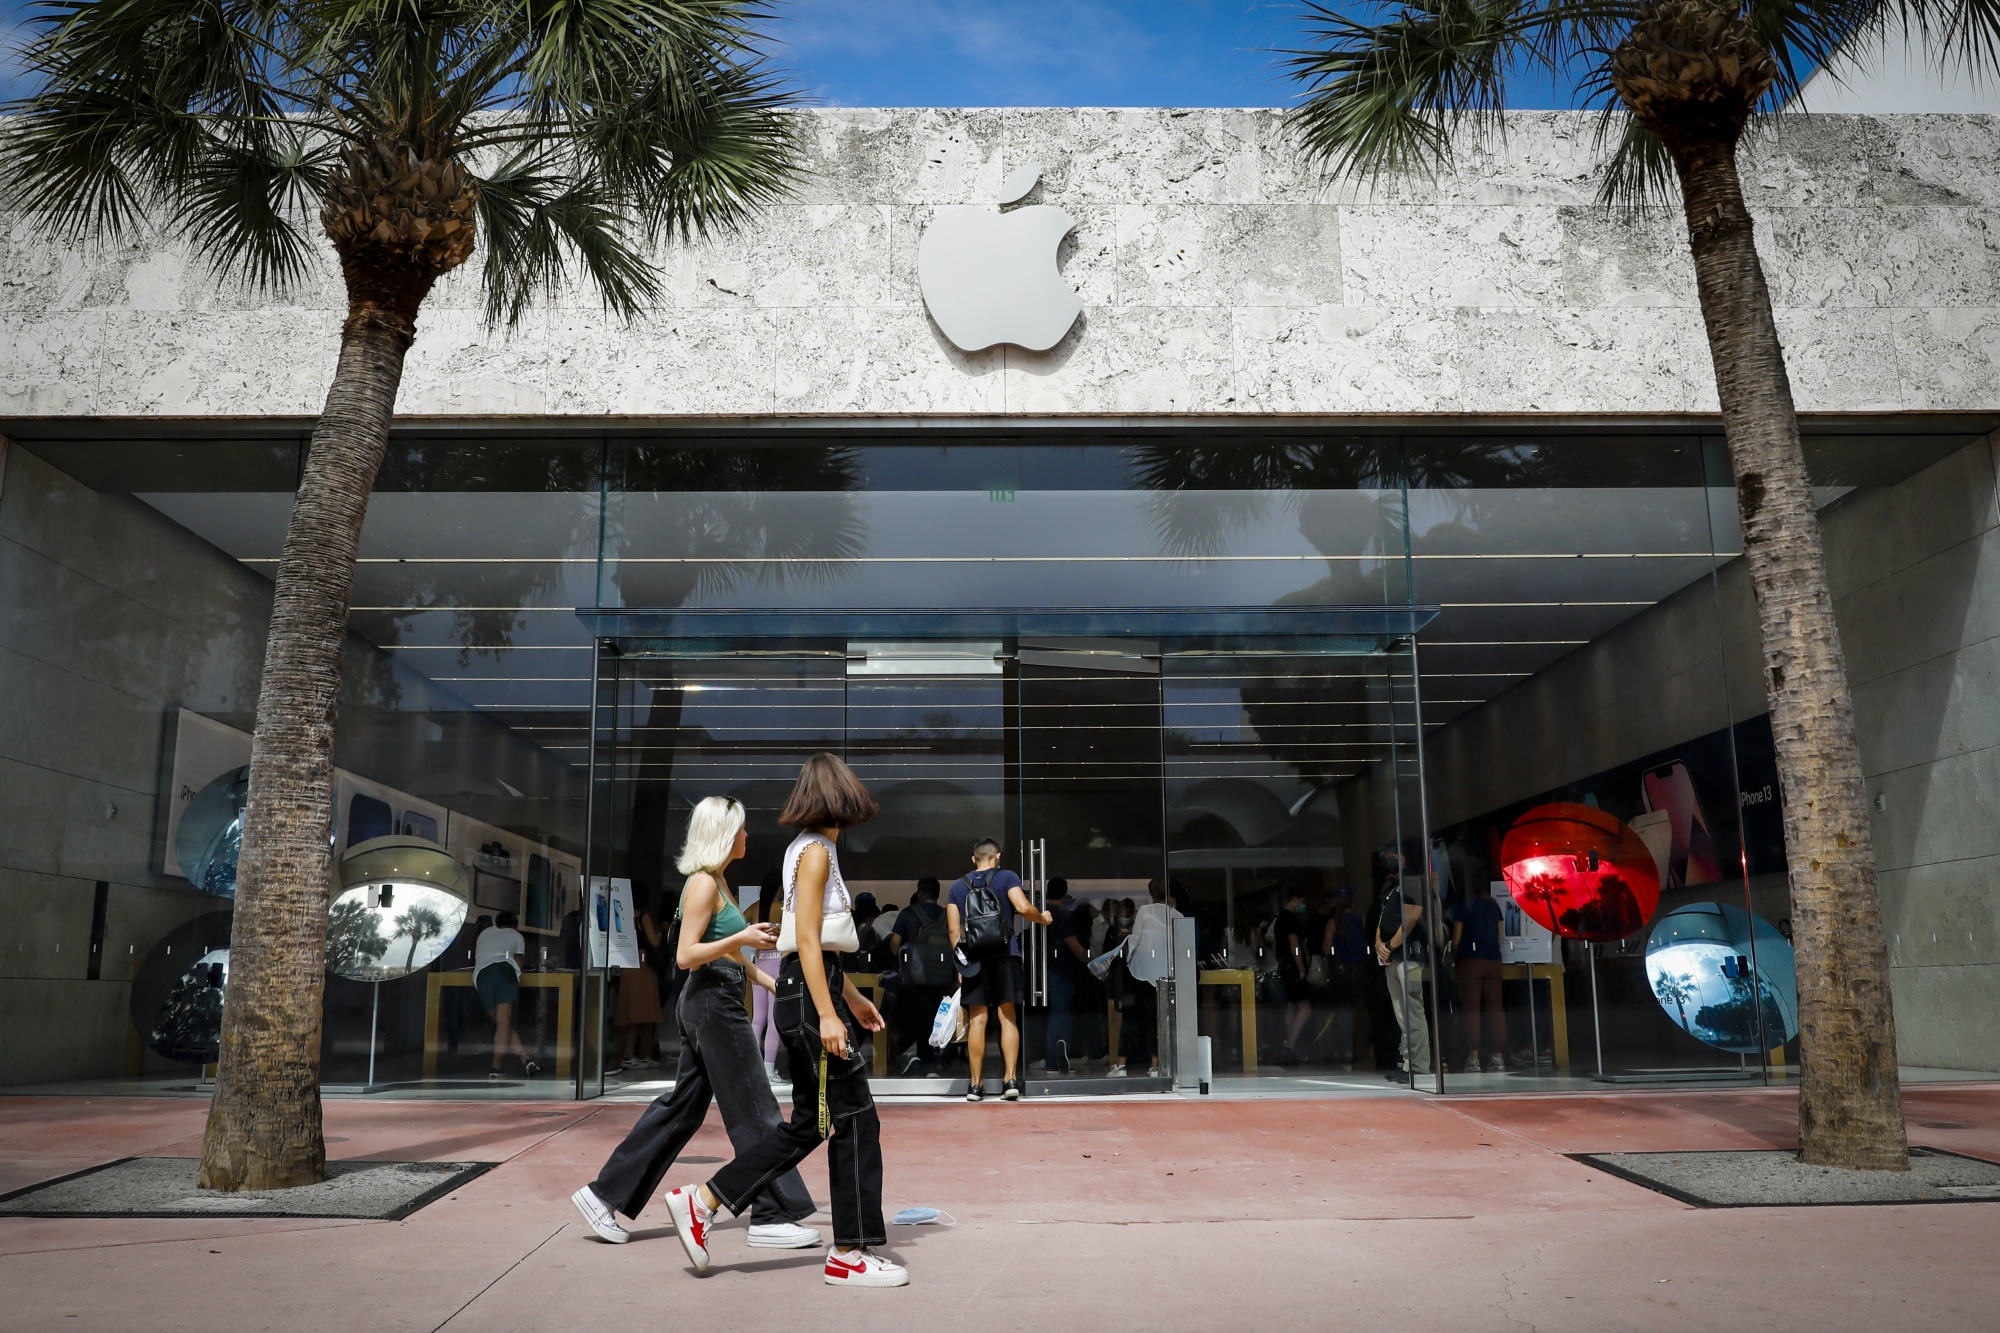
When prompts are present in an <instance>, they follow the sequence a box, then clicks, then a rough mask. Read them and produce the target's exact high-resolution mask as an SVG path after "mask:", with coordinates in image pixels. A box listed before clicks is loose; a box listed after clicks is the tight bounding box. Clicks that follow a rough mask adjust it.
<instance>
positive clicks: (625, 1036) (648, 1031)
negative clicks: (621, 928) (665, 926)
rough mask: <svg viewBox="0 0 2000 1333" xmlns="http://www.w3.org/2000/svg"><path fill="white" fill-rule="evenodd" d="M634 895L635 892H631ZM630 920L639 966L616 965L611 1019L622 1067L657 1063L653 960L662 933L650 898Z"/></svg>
mask: <svg viewBox="0 0 2000 1333" xmlns="http://www.w3.org/2000/svg"><path fill="white" fill-rule="evenodd" d="M634 896H635V897H638V896H639V895H638V894H637V893H636V892H635V894H634ZM634 916H635V918H636V919H635V920H634V921H633V922H632V926H633V933H634V934H635V935H636V936H638V943H639V966H637V967H621V968H619V969H618V995H617V999H616V1001H615V1002H614V1003H615V1006H616V1007H615V1008H614V1009H613V1011H612V1019H611V1021H612V1023H613V1025H614V1026H616V1027H617V1028H618V1029H619V1031H620V1034H621V1035H620V1042H621V1048H620V1049H621V1052H622V1057H623V1058H622V1059H621V1060H620V1061H619V1064H618V1067H619V1068H620V1069H624V1070H638V1069H658V1068H659V1067H660V974H659V972H658V970H657V969H656V967H655V962H656V960H657V959H658V958H659V955H660V945H661V943H662V942H663V940H664V937H663V936H662V935H661V934H660V927H659V924H658V923H657V922H656V921H654V920H653V910H652V904H651V902H650V901H644V900H642V901H641V902H640V904H639V909H638V911H637V912H636V913H635V914H634Z"/></svg>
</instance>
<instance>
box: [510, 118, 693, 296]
mask: <svg viewBox="0 0 2000 1333" xmlns="http://www.w3.org/2000/svg"><path fill="white" fill-rule="evenodd" d="M478 211H479V226H480V231H481V233H482V239H483V240H484V242H485V252H486V253H485V260H484V263H485V278H486V315H487V318H488V319H489V320H490V321H492V322H493V323H495V324H503V323H504V324H506V325H507V326H509V327H512V326H513V325H515V324H518V323H519V322H520V319H521V316H522V315H523V314H524V313H526V311H527V308H528V306H529V305H530V304H531V303H532V302H533V301H534V299H535V298H536V297H538V296H547V295H553V294H555V293H557V292H560V291H562V290H564V289H565V288H566V287H568V286H569V285H570V284H571V283H572V281H573V279H574V278H575V277H582V278H584V279H585V280H587V281H589V282H590V283H592V284H593V285H594V286H595V287H596V288H597V290H598V292H599V293H600V294H601V295H602V296H603V298H604V303H605V305H606V306H607V307H609V308H610V309H611V310H613V311H615V312H616V313H617V314H619V315H621V316H623V317H625V318H627V319H629V318H631V317H633V316H634V315H636V314H638V313H639V312H640V311H642V310H643V309H645V307H646V306H647V305H648V304H649V303H651V302H653V301H655V300H657V299H658V297H659V294H660V285H659V282H660V280H659V276H658V274H657V273H656V272H655V271H654V269H653V266H652V264H651V263H650V262H649V258H648V255H647V254H646V252H645V251H643V250H641V249H638V248H636V247H635V245H634V243H633V236H634V233H635V230H636V229H635V228H634V227H633V225H632V223H633V219H632V218H631V216H630V214H629V212H628V211H627V210H626V209H625V208H623V207H621V205H620V203H619V201H618V198H617V196H616V195H615V194H614V193H613V192H611V191H609V190H607V189H606V188H605V187H604V186H603V185H602V184H601V183H599V182H596V181H591V180H579V179H577V178H576V177H574V176H571V175H569V174H567V173H565V172H563V171H561V170H560V169H559V168H558V167H557V166H556V165H555V164H554V163H553V162H552V161H551V160H550V159H548V158H546V157H543V156H541V155H538V154H535V153H532V152H521V153H516V154H515V155H514V156H512V157H511V158H509V159H508V160H507V161H505V162H503V163H502V164H501V165H500V166H499V167H498V168H496V169H495V170H494V171H493V172H491V173H489V174H487V175H484V176H481V177H479V210H478Z"/></svg>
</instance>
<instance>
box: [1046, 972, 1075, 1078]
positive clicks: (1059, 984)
mask: <svg viewBox="0 0 2000 1333" xmlns="http://www.w3.org/2000/svg"><path fill="white" fill-rule="evenodd" d="M1058 1043H1060V1045H1059V1044H1058ZM1075 1045H1076V978H1075V977H1073V976H1071V975H1070V974H1069V973H1068V972H1066V971H1062V970H1060V969H1058V968H1054V967H1052V968H1050V969H1049V1038H1048V1044H1047V1048H1046V1050H1045V1052H1044V1054H1043V1056H1042V1058H1043V1059H1044V1060H1045V1061H1047V1063H1048V1066H1049V1068H1051V1069H1059V1068H1061V1067H1062V1064H1064V1063H1067V1059H1066V1056H1067V1054H1068V1049H1069V1048H1070V1047H1073V1046H1075Z"/></svg>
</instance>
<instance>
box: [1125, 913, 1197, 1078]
mask: <svg viewBox="0 0 2000 1333" xmlns="http://www.w3.org/2000/svg"><path fill="white" fill-rule="evenodd" d="M1146 892H1147V896H1148V897H1149V898H1150V899H1151V901H1149V902H1148V903H1147V904H1146V905H1145V906H1144V907H1141V908H1140V909H1139V910H1138V911H1136V912H1134V913H1133V915H1132V933H1131V936H1130V937H1129V938H1128V939H1127V940H1126V942H1125V968H1126V971H1127V972H1129V973H1130V974H1131V983H1130V984H1129V985H1127V986H1126V987H1125V996H1124V1000H1123V1002H1122V1003H1121V1004H1120V1006H1119V1008H1120V1009H1121V1010H1122V1013H1121V1015H1120V1018H1119V1025H1118V1055H1117V1057H1116V1058H1115V1059H1114V1060H1113V1061H1112V1064H1111V1069H1110V1070H1109V1074H1110V1076H1111V1077H1112V1078H1124V1077H1125V1076H1126V1074H1127V1072H1128V1071H1129V1068H1130V1066H1131V1064H1132V1062H1134V1061H1135V1060H1144V1061H1146V1065H1147V1069H1146V1072H1147V1074H1148V1075H1149V1076H1151V1077H1154V1078H1157V1077H1159V1073H1160V1036H1159V1015H1160V992H1159V989H1158V988H1159V986H1160V983H1161V982H1163V981H1165V980H1166V979H1167V974H1168V973H1169V972H1170V971H1171V970H1172V967H1173V956H1174V918H1175V917H1178V916H1179V915H1180V913H1179V912H1178V911H1176V910H1174V908H1173V907H1172V906H1170V905H1169V904H1168V903H1167V886H1166V885H1165V884H1163V883H1162V882H1161V881H1159V880H1157V879H1156V880H1152V881H1150V882H1149V883H1148V884H1147V885H1146ZM1126 901H1127V902H1130V901H1131V899H1129V898H1128V899H1126Z"/></svg>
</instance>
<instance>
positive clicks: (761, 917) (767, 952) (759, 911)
mask: <svg viewBox="0 0 2000 1333" xmlns="http://www.w3.org/2000/svg"><path fill="white" fill-rule="evenodd" d="M784 897H785V877H784V874H783V872H782V871H778V870H772V871H770V872H769V873H768V874H766V875H765V876H764V884H763V888H762V890H761V891H760V892H759V893H758V895H757V905H756V907H754V908H752V909H751V911H752V915H751V916H750V918H749V921H750V924H751V925H753V926H754V925H764V926H769V927H770V928H771V946H770V947H769V948H763V947H759V948H756V949H753V950H751V951H750V966H752V967H754V968H756V969H757V970H758V971H759V972H762V973H763V974H764V975H765V976H767V977H769V978H770V979H771V984H770V985H768V986H766V985H764V984H763V983H762V982H759V983H757V985H756V987H755V988H754V989H753V990H752V992H751V996H750V1031H751V1032H752V1034H754V1035H755V1036H756V1038H757V1048H758V1050H760V1051H761V1052H762V1053H763V1056H764V1075H765V1077H766V1078H767V1079H769V1080H770V1081H771V1082H772V1083H773V1084H776V1083H777V1081H778V1019H777V1014H776V1011H775V1010H774V1009H773V1008H772V998H773V997H772V992H774V991H775V990H777V988H778V962H779V958H778V946H777V939H778V927H779V926H780V925H782V924H783V923H784V922H783V918H784V915H785V904H784Z"/></svg>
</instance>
